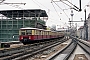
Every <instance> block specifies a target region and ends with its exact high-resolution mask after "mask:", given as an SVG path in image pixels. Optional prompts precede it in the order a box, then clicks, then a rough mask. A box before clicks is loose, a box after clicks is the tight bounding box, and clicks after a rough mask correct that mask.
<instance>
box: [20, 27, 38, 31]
mask: <svg viewBox="0 0 90 60" xmlns="http://www.w3.org/2000/svg"><path fill="white" fill-rule="evenodd" d="M32 29H33V30H36V29H38V28H32V27H25V28H20V30H32Z"/></svg>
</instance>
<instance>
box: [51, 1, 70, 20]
mask: <svg viewBox="0 0 90 60" xmlns="http://www.w3.org/2000/svg"><path fill="white" fill-rule="evenodd" d="M53 2H54V1H53ZM54 3H55V2H54ZM55 4H56V3H55ZM56 5H57V6H58V4H56ZM58 7H59V8H60V9H61V10H62V11H63V12H64V14H65V15H66V17H67V18H68V19H69V17H68V15H67V14H66V13H65V11H64V10H63V9H62V8H61V7H60V6H58Z"/></svg>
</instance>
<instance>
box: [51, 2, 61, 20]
mask: <svg viewBox="0 0 90 60" xmlns="http://www.w3.org/2000/svg"><path fill="white" fill-rule="evenodd" d="M52 6H53V8H54V9H55V11H56V13H57V15H58V16H59V14H58V12H57V10H56V8H55V7H54V5H53V3H52ZM59 17H60V16H59ZM60 19H61V18H60Z"/></svg>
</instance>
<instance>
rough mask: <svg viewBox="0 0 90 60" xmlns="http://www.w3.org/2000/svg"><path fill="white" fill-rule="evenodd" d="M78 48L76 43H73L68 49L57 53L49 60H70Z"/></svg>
mask: <svg viewBox="0 0 90 60" xmlns="http://www.w3.org/2000/svg"><path fill="white" fill-rule="evenodd" d="M76 46H77V43H76V42H75V41H72V42H71V43H70V44H69V45H68V46H67V47H65V48H64V49H63V50H61V51H59V52H58V53H56V54H55V55H54V56H52V57H50V58H48V59H47V60H59V59H60V60H68V59H69V57H70V55H71V54H72V53H73V51H74V50H75V48H76Z"/></svg>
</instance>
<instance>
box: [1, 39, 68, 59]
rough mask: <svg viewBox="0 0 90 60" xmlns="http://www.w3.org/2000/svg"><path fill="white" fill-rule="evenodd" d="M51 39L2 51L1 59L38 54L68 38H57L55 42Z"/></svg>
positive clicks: (22, 57)
mask: <svg viewBox="0 0 90 60" xmlns="http://www.w3.org/2000/svg"><path fill="white" fill-rule="evenodd" d="M51 41H52V42H51ZM51 41H49V42H46V43H43V44H40V43H39V44H34V45H26V46H21V47H18V48H12V49H9V50H3V51H0V60H13V59H14V60H20V59H25V58H27V57H28V56H32V55H35V54H37V53H39V52H41V51H44V50H46V49H48V48H51V47H53V46H55V45H58V44H60V43H62V42H64V41H66V40H65V39H62V40H56V41H54V42H53V40H51ZM55 43H56V44H55ZM50 45H51V46H50ZM37 47H38V48H37Z"/></svg>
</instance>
